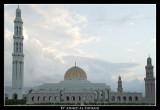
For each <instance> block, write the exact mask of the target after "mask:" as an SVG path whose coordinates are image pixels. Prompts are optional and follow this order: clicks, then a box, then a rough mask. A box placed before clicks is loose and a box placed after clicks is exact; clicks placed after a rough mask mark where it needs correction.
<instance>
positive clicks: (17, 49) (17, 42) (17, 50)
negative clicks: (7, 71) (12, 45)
mask: <svg viewBox="0 0 160 110" xmlns="http://www.w3.org/2000/svg"><path fill="white" fill-rule="evenodd" d="M16 52H18V42H17V43H16Z"/></svg>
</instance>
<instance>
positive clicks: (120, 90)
mask: <svg viewBox="0 0 160 110" xmlns="http://www.w3.org/2000/svg"><path fill="white" fill-rule="evenodd" d="M117 92H123V88H122V81H121V76H120V75H119V77H118V88H117Z"/></svg>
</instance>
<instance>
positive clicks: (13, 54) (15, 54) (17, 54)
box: [12, 53, 24, 57]
mask: <svg viewBox="0 0 160 110" xmlns="http://www.w3.org/2000/svg"><path fill="white" fill-rule="evenodd" d="M12 56H22V57H24V54H23V53H12Z"/></svg>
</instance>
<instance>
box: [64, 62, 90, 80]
mask: <svg viewBox="0 0 160 110" xmlns="http://www.w3.org/2000/svg"><path fill="white" fill-rule="evenodd" d="M64 79H65V80H86V79H87V75H86V73H85V71H84V70H83V69H81V68H79V67H77V66H76V65H75V66H74V67H71V68H70V69H68V70H67V71H66V73H65V75H64Z"/></svg>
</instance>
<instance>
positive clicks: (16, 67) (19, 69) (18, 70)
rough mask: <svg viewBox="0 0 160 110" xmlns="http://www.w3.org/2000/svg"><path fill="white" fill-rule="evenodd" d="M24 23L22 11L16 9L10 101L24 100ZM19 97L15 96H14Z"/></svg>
mask: <svg viewBox="0 0 160 110" xmlns="http://www.w3.org/2000/svg"><path fill="white" fill-rule="evenodd" d="M23 39H24V37H23V21H22V19H21V10H20V9H19V5H18V8H17V9H16V18H15V20H14V35H13V53H12V89H11V91H10V94H9V99H22V95H23V92H24V89H23V82H24V80H23V79H24V53H23ZM15 93H16V94H17V95H14V94H15Z"/></svg>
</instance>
